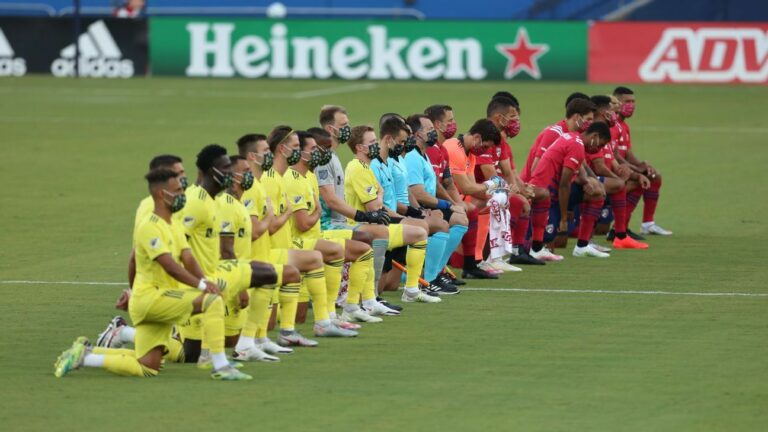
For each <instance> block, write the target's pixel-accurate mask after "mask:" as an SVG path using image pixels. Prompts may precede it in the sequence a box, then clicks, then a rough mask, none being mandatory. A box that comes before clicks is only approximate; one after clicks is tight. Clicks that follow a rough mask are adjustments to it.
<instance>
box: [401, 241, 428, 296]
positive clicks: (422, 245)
mask: <svg viewBox="0 0 768 432" xmlns="http://www.w3.org/2000/svg"><path fill="white" fill-rule="evenodd" d="M426 254H427V241H426V240H421V241H418V242H416V243H414V244H412V245H410V246H408V251H407V252H406V253H405V263H406V266H405V267H406V268H407V269H408V276H406V279H405V287H406V288H418V287H419V276H421V269H422V268H424V256H425V255H426Z"/></svg>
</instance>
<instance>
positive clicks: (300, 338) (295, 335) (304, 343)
mask: <svg viewBox="0 0 768 432" xmlns="http://www.w3.org/2000/svg"><path fill="white" fill-rule="evenodd" d="M277 343H278V345H282V346H284V347H285V346H300V347H307V348H314V347H316V346H318V345H319V343H318V342H317V341H316V340H312V339H309V338H306V337H304V335H302V334H301V333H299V332H297V331H295V330H294V331H293V332H292V333H291V334H282V333H281V334H280V335H278V337H277Z"/></svg>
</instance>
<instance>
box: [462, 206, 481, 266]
mask: <svg viewBox="0 0 768 432" xmlns="http://www.w3.org/2000/svg"><path fill="white" fill-rule="evenodd" d="M478 213H479V212H478V211H477V210H474V211H471V212H469V213H467V219H469V225H468V226H467V233H466V234H464V238H463V239H461V245H462V248H463V251H464V256H465V257H472V258H473V259H474V257H475V245H476V244H477V216H478Z"/></svg>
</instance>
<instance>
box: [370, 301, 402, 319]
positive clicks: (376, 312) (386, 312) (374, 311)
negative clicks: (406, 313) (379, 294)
mask: <svg viewBox="0 0 768 432" xmlns="http://www.w3.org/2000/svg"><path fill="white" fill-rule="evenodd" d="M363 309H364V310H365V311H366V312H367V313H368V315H371V316H397V315H400V311H396V310H394V309H390V308H388V307H386V306H384V305H383V304H381V303H379V302H376V305H375V306H374V307H372V308H368V307H366V306H365V305H363Z"/></svg>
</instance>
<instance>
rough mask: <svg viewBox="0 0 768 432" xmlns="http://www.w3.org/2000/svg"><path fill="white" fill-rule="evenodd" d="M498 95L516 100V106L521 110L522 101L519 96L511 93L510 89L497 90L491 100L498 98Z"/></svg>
mask: <svg viewBox="0 0 768 432" xmlns="http://www.w3.org/2000/svg"><path fill="white" fill-rule="evenodd" d="M497 97H505V98H509V99H512V102H514V103H515V108H517V110H518V111H520V101H519V100H517V98H516V97H515V95H513V94H512V93H510V92H508V91H498V92H496V93H495V94H494V95H493V96H492V97H491V100H493V99H496V98H497Z"/></svg>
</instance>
